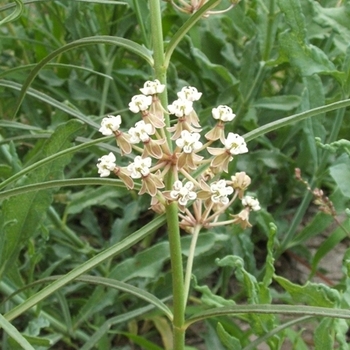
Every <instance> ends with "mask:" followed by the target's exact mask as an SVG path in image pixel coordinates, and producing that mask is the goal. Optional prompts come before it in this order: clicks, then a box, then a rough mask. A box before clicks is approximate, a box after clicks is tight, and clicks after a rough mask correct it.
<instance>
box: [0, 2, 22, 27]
mask: <svg viewBox="0 0 350 350" xmlns="http://www.w3.org/2000/svg"><path fill="white" fill-rule="evenodd" d="M14 1H15V3H14V4H13V6H16V8H15V10H14V11H13V12H12V13H11V14H9V15H8V16H6V17H5V18H4V19H2V20H1V21H0V26H1V25H2V24H5V23H7V22H12V21H15V20H16V19H18V18H19V17H20V16H21V14H22V12H23V2H22V0H14ZM0 11H1V9H0Z"/></svg>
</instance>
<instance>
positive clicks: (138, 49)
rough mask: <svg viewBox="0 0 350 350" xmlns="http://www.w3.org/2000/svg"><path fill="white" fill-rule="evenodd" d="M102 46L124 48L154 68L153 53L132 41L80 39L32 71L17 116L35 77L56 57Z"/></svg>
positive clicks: (46, 59)
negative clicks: (89, 47)
mask: <svg viewBox="0 0 350 350" xmlns="http://www.w3.org/2000/svg"><path fill="white" fill-rule="evenodd" d="M101 44H105V45H115V46H120V47H123V48H125V49H127V50H129V51H131V52H133V53H134V54H136V55H138V56H140V57H141V58H143V59H144V60H145V61H146V62H147V63H148V64H149V65H150V66H153V58H152V56H151V53H150V51H149V50H148V49H146V48H145V47H144V46H141V45H139V44H137V43H135V42H134V41H132V40H129V39H125V38H119V37H113V36H108V35H102V36H92V37H87V38H83V39H79V40H76V41H73V42H71V43H69V44H66V45H64V46H62V47H60V48H59V49H57V50H55V51H54V52H52V53H51V54H49V55H48V56H46V57H45V58H44V59H43V60H42V61H41V62H39V63H38V64H37V65H36V67H35V68H34V69H33V70H32V71H31V73H30V74H29V76H28V78H27V80H26V81H25V82H24V84H23V86H22V89H21V93H20V95H19V97H18V101H17V104H16V108H15V113H14V114H15V115H16V114H17V112H18V110H19V108H20V106H21V104H22V101H23V99H24V96H25V94H26V93H27V90H28V88H29V86H30V85H31V83H32V82H33V80H34V79H35V77H36V76H37V74H38V73H39V71H40V70H41V69H42V68H43V67H44V66H45V65H46V64H47V63H49V62H50V61H51V60H53V59H54V58H55V57H57V56H58V55H60V54H62V53H64V52H67V51H69V50H73V49H77V48H79V47H82V46H88V45H101Z"/></svg>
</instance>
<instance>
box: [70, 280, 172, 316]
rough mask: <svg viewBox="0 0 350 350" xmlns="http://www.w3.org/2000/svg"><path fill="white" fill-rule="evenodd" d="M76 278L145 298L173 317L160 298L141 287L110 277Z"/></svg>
mask: <svg viewBox="0 0 350 350" xmlns="http://www.w3.org/2000/svg"><path fill="white" fill-rule="evenodd" d="M76 280H77V281H81V282H86V283H92V284H97V285H101V286H105V287H109V288H115V289H118V290H120V291H123V292H125V293H129V294H132V295H135V296H136V297H138V298H140V299H142V300H145V301H146V302H148V303H150V304H152V305H154V306H156V307H157V308H158V309H159V310H161V311H163V313H164V314H165V315H166V316H167V317H168V318H169V320H172V318H173V315H172V312H171V311H170V309H169V308H168V307H167V306H166V305H165V304H164V303H163V302H162V301H161V300H159V299H158V298H157V297H155V296H154V295H153V294H151V293H148V292H147V291H145V290H143V289H141V288H138V287H135V286H133V285H131V284H128V283H124V282H121V281H117V280H115V279H112V278H105V277H96V276H87V275H83V276H80V277H78V278H77V279H76Z"/></svg>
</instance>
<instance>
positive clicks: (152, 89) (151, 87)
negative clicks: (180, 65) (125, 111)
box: [140, 79, 165, 95]
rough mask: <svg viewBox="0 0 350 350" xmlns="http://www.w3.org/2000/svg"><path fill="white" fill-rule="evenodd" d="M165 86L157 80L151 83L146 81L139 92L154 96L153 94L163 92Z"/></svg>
mask: <svg viewBox="0 0 350 350" xmlns="http://www.w3.org/2000/svg"><path fill="white" fill-rule="evenodd" d="M164 89H165V85H164V84H161V83H160V81H159V80H158V79H156V80H154V81H151V80H148V81H146V82H145V84H144V85H143V88H141V89H140V91H141V92H142V93H143V94H144V95H155V94H160V93H162V92H163V91H164Z"/></svg>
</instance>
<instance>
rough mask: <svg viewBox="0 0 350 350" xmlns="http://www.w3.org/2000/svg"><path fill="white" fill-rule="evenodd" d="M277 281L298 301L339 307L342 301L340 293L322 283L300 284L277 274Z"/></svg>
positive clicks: (313, 304)
mask: <svg viewBox="0 0 350 350" xmlns="http://www.w3.org/2000/svg"><path fill="white" fill-rule="evenodd" d="M274 279H275V281H277V283H278V284H279V285H280V286H281V287H283V289H284V290H285V291H286V292H288V293H289V294H290V296H291V297H292V299H293V301H294V302H296V303H306V304H307V305H312V306H322V307H330V308H332V307H337V306H339V305H340V303H341V296H340V293H339V292H338V291H337V290H336V289H333V288H331V287H328V286H326V285H324V284H322V283H311V282H307V283H306V284H305V285H303V286H300V285H297V284H294V283H292V282H290V281H289V280H287V279H286V278H284V277H280V276H275V278H274Z"/></svg>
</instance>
